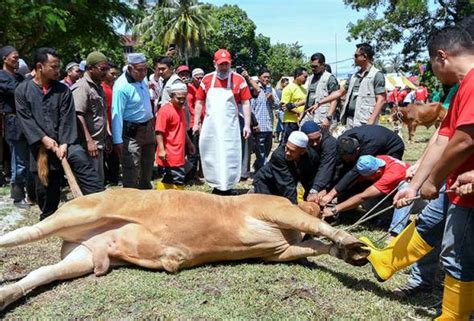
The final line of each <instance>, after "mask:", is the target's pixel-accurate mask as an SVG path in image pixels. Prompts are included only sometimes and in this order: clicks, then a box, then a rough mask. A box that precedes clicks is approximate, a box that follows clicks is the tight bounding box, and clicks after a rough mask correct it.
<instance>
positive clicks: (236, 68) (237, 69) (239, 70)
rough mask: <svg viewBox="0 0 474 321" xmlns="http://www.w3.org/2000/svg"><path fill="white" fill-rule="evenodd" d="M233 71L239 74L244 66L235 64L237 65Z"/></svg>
mask: <svg viewBox="0 0 474 321" xmlns="http://www.w3.org/2000/svg"><path fill="white" fill-rule="evenodd" d="M235 71H236V72H237V73H238V74H241V73H242V72H243V71H244V67H242V66H237V67H235Z"/></svg>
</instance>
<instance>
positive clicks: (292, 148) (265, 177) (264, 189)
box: [253, 131, 319, 204]
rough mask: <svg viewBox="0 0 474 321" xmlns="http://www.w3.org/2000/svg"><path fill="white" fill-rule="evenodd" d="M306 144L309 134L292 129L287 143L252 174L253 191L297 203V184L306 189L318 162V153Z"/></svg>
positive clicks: (307, 189) (314, 173)
mask: <svg viewBox="0 0 474 321" xmlns="http://www.w3.org/2000/svg"><path fill="white" fill-rule="evenodd" d="M307 147H308V136H306V134H305V133H303V132H300V131H294V132H292V133H291V134H290V136H289V137H288V142H287V143H286V145H280V146H278V148H277V149H275V151H274V152H273V154H272V156H271V158H270V161H269V162H268V163H266V164H265V165H264V166H263V167H262V168H261V169H260V170H259V171H258V172H257V174H255V176H254V180H253V185H254V190H255V193H260V194H270V195H278V196H283V197H286V198H287V199H289V200H290V201H291V202H292V203H293V204H296V203H297V190H296V187H297V185H298V183H299V182H300V183H301V184H302V185H303V187H304V189H305V191H309V190H310V189H311V186H312V182H313V180H314V177H315V176H316V172H317V169H318V164H319V156H318V153H317V152H316V151H315V150H314V149H313V148H307ZM306 193H308V192H306ZM305 196H306V195H305Z"/></svg>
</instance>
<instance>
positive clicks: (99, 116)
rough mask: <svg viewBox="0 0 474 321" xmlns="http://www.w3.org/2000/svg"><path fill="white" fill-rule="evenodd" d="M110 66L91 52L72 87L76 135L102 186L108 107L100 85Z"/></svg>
mask: <svg viewBox="0 0 474 321" xmlns="http://www.w3.org/2000/svg"><path fill="white" fill-rule="evenodd" d="M108 70H109V63H108V61H107V58H106V57H105V56H104V54H102V53H101V52H99V51H94V52H91V53H90V54H89V55H88V56H87V59H86V72H85V73H84V77H82V78H81V79H79V80H78V81H77V82H76V83H75V84H74V85H72V87H71V90H72V95H73V98H74V105H75V106H76V113H77V118H78V119H79V124H80V126H79V133H81V134H82V139H83V141H84V142H85V144H86V150H87V154H88V156H89V160H90V161H91V163H92V164H93V166H94V168H95V170H96V171H97V172H98V173H99V177H100V184H101V185H103V184H104V149H105V137H106V135H107V107H106V99H105V93H104V90H103V89H102V86H101V82H102V80H104V79H105V77H106V76H107V71H108Z"/></svg>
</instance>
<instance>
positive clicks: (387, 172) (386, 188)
mask: <svg viewBox="0 0 474 321" xmlns="http://www.w3.org/2000/svg"><path fill="white" fill-rule="evenodd" d="M377 158H380V159H382V160H383V161H385V166H384V167H383V169H382V173H381V174H377V173H376V174H374V175H372V176H369V177H366V178H365V179H367V180H370V181H374V182H375V183H374V187H375V188H377V189H378V190H379V191H380V192H382V193H384V194H388V193H390V192H391V191H393V190H394V189H395V188H396V187H397V186H398V184H400V182H401V181H403V180H404V179H405V177H406V172H407V169H408V168H409V167H410V164H408V163H405V162H403V161H401V160H399V159H396V158H393V157H392V156H388V155H379V156H377Z"/></svg>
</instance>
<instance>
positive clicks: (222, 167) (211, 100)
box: [193, 49, 251, 195]
mask: <svg viewBox="0 0 474 321" xmlns="http://www.w3.org/2000/svg"><path fill="white" fill-rule="evenodd" d="M231 62H232V59H231V55H230V53H229V52H228V51H227V50H225V49H219V50H218V51H217V52H216V53H215V54H214V66H215V68H216V71H215V72H212V73H210V74H207V75H205V76H204V78H203V79H202V81H201V84H200V87H199V89H198V91H197V93H196V105H195V110H194V113H195V115H194V126H193V133H197V132H198V131H199V130H200V131H201V134H200V138H199V150H200V154H201V161H202V169H203V173H204V178H205V179H206V181H207V183H208V184H209V185H210V186H211V187H213V188H214V189H213V191H212V192H213V193H214V194H219V195H232V188H233V187H234V186H235V184H237V182H238V181H239V179H240V174H241V159H242V147H241V140H240V127H239V115H238V112H239V111H238V107H239V105H241V106H242V110H243V114H244V128H243V133H242V134H243V136H244V138H245V139H247V138H248V137H249V136H250V98H251V94H250V90H249V88H248V86H247V83H246V81H245V79H244V78H243V77H242V76H241V75H239V74H237V73H235V72H232V71H231V70H230V66H231ZM204 101H205V103H206V115H205V118H204V120H203V122H202V124H200V119H201V111H202V106H203V103H204ZM201 125H202V126H201Z"/></svg>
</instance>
